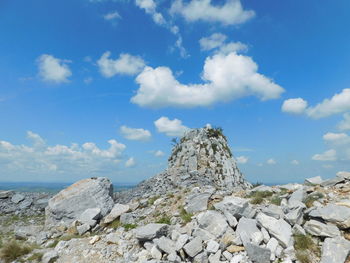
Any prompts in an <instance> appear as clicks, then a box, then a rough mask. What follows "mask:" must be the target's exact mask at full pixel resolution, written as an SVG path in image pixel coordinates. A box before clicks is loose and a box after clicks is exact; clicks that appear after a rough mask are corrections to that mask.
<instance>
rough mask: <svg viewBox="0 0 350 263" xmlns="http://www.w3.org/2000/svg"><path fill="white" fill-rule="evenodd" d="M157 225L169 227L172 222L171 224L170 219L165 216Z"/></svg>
mask: <svg viewBox="0 0 350 263" xmlns="http://www.w3.org/2000/svg"><path fill="white" fill-rule="evenodd" d="M156 223H158V224H167V225H170V224H171V222H170V217H169V216H167V215H165V216H162V217H161V218H160V219H159V220H158V221H157V222H156Z"/></svg>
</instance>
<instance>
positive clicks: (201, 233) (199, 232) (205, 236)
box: [192, 228, 216, 241]
mask: <svg viewBox="0 0 350 263" xmlns="http://www.w3.org/2000/svg"><path fill="white" fill-rule="evenodd" d="M192 235H193V236H194V237H200V238H201V239H202V240H203V241H208V240H210V239H215V238H216V237H215V236H214V235H213V234H211V233H210V232H208V231H207V230H204V229H201V228H196V229H195V230H194V231H193V234H192Z"/></svg>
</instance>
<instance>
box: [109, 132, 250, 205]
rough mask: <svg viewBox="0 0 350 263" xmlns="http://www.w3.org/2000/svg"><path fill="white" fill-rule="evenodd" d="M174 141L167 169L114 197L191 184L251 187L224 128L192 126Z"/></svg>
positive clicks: (126, 197) (229, 188)
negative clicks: (233, 153)
mask: <svg viewBox="0 0 350 263" xmlns="http://www.w3.org/2000/svg"><path fill="white" fill-rule="evenodd" d="M174 143H175V145H174V147H173V149H172V153H171V156H170V157H169V159H168V168H167V169H166V170H165V171H164V172H162V173H160V174H158V175H156V176H154V177H152V178H150V179H148V180H145V181H143V182H141V183H140V184H139V185H138V186H137V187H135V188H134V189H131V190H128V191H127V192H122V193H120V194H116V196H115V199H116V200H117V201H118V202H122V203H123V202H124V203H125V202H128V201H130V200H131V199H133V198H139V197H141V196H144V195H147V194H149V195H152V194H153V195H154V194H164V193H168V192H171V191H173V190H174V189H175V188H181V187H190V186H191V185H192V186H196V185H200V186H208V185H211V186H213V187H215V188H216V189H220V190H223V191H226V192H232V191H234V190H241V189H248V188H250V187H251V184H250V183H248V182H247V181H246V180H245V179H244V176H243V174H242V173H241V172H240V170H239V169H238V167H237V164H236V161H235V159H234V158H233V155H232V152H231V150H230V148H229V146H228V142H227V139H226V137H225V136H224V135H223V133H222V129H220V128H212V127H210V126H207V127H205V128H200V129H193V130H190V131H189V132H187V133H186V134H185V135H184V136H183V137H182V138H181V139H180V141H179V142H174Z"/></svg>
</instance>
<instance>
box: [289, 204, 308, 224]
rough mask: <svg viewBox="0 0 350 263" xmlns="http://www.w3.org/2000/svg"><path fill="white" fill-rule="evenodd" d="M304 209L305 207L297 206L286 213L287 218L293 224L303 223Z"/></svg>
mask: <svg viewBox="0 0 350 263" xmlns="http://www.w3.org/2000/svg"><path fill="white" fill-rule="evenodd" d="M303 210H304V208H303V207H297V208H294V209H292V210H290V211H289V213H287V214H286V215H285V218H286V220H287V221H288V222H289V223H290V224H291V225H295V224H299V225H301V224H302V223H303Z"/></svg>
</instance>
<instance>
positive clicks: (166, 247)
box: [153, 236, 176, 254]
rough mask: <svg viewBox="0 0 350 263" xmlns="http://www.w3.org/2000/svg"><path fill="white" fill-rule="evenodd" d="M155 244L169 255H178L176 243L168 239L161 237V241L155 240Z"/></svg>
mask: <svg viewBox="0 0 350 263" xmlns="http://www.w3.org/2000/svg"><path fill="white" fill-rule="evenodd" d="M153 242H154V243H155V244H156V245H157V246H158V248H159V249H160V250H161V251H163V252H165V253H167V254H176V250H175V242H174V241H172V240H171V239H169V238H167V237H164V236H162V237H160V238H159V239H154V240H153Z"/></svg>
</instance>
